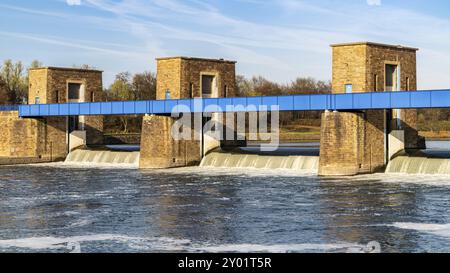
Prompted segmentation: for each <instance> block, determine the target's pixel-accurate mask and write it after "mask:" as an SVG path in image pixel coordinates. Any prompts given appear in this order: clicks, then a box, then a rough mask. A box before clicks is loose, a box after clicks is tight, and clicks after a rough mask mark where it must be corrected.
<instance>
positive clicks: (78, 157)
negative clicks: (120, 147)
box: [65, 149, 140, 168]
mask: <svg viewBox="0 0 450 273" xmlns="http://www.w3.org/2000/svg"><path fill="white" fill-rule="evenodd" d="M139 158H140V153H139V152H138V151H97V150H83V149H80V150H75V151H73V152H71V153H70V154H69V155H68V156H67V158H66V161H65V163H66V164H67V165H76V164H78V165H88V166H89V165H95V166H100V167H101V166H103V167H107V166H113V167H116V166H120V167H129V168H138V167H139Z"/></svg>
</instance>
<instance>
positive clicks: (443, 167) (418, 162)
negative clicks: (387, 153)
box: [386, 156, 450, 174]
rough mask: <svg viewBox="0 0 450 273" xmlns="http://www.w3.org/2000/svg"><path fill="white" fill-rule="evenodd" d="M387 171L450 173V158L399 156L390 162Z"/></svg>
mask: <svg viewBox="0 0 450 273" xmlns="http://www.w3.org/2000/svg"><path fill="white" fill-rule="evenodd" d="M386 173H402V174H450V158H427V157H408V156H399V157H396V158H394V159H393V160H391V162H389V164H388V166H387V168H386Z"/></svg>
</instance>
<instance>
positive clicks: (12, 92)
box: [0, 60, 42, 104]
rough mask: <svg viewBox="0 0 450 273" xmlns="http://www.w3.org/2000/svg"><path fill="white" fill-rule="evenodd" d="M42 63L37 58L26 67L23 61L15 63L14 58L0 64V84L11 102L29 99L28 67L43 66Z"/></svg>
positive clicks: (20, 102) (23, 101)
mask: <svg viewBox="0 0 450 273" xmlns="http://www.w3.org/2000/svg"><path fill="white" fill-rule="evenodd" d="M41 66H42V63H41V62H39V61H37V60H35V61H33V62H32V63H31V64H30V66H28V67H25V66H24V65H23V63H22V62H20V61H18V62H16V63H14V62H13V61H12V60H5V61H4V62H3V64H2V65H0V86H1V88H3V89H4V90H2V92H4V93H5V94H6V95H7V97H8V98H9V99H10V101H9V103H12V104H23V103H26V102H27V99H28V72H27V71H28V69H29V68H37V67H41Z"/></svg>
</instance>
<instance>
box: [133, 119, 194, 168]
mask: <svg viewBox="0 0 450 273" xmlns="http://www.w3.org/2000/svg"><path fill="white" fill-rule="evenodd" d="M174 122H175V119H174V118H172V117H166V116H145V117H144V119H143V124H142V136H141V157H140V168H142V169H160V168H175V167H185V166H192V165H198V164H199V163H200V161H201V154H200V153H201V151H200V142H199V141H195V140H192V141H185V140H174V139H173V138H172V134H171V130H172V125H173V124H174Z"/></svg>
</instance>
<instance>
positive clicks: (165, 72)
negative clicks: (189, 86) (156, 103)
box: [156, 58, 181, 100]
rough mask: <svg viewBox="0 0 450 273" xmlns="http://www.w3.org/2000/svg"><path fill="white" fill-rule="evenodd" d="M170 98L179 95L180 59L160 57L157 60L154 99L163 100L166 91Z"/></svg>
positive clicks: (178, 96)
mask: <svg viewBox="0 0 450 273" xmlns="http://www.w3.org/2000/svg"><path fill="white" fill-rule="evenodd" d="M167 89H169V90H170V92H171V96H172V98H180V97H181V59H180V58H178V59H161V60H158V61H157V74H156V99H157V100H164V99H165V98H166V91H167Z"/></svg>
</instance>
